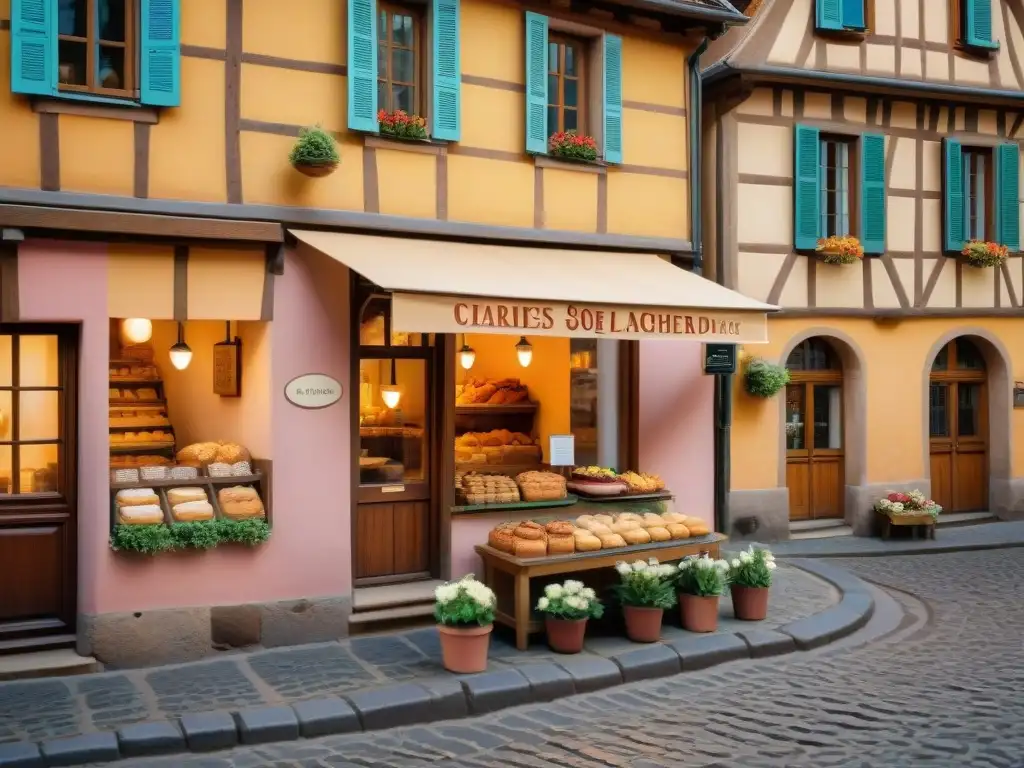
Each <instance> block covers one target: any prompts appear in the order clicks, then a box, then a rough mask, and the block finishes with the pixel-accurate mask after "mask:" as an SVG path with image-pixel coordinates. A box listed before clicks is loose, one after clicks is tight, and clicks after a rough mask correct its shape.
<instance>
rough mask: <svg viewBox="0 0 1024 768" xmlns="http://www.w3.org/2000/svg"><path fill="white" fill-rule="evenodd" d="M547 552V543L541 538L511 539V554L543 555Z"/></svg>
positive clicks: (520, 555) (524, 555)
mask: <svg viewBox="0 0 1024 768" xmlns="http://www.w3.org/2000/svg"><path fill="white" fill-rule="evenodd" d="M547 553H548V547H547V543H546V542H545V541H543V540H542V539H520V538H518V537H516V538H514V539H512V554H513V555H515V556H516V557H544V556H545V555H546V554H547Z"/></svg>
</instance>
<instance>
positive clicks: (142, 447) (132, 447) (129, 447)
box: [110, 443, 174, 453]
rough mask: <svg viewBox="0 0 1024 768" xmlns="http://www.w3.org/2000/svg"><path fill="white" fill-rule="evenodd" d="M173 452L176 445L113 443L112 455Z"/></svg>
mask: <svg viewBox="0 0 1024 768" xmlns="http://www.w3.org/2000/svg"><path fill="white" fill-rule="evenodd" d="M168 450H169V451H173V450H174V443H111V444H110V452H111V453H136V452H138V451H145V452H148V453H155V452H159V451H168Z"/></svg>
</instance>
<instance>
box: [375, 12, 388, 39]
mask: <svg viewBox="0 0 1024 768" xmlns="http://www.w3.org/2000/svg"><path fill="white" fill-rule="evenodd" d="M377 39H378V40H380V41H385V40H387V39H388V12H387V11H381V12H380V16H379V18H378V19H377Z"/></svg>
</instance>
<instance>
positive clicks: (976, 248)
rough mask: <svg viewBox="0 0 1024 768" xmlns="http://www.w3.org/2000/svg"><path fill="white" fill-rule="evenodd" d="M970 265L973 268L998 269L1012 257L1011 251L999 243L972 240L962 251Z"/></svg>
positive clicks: (961, 253)
mask: <svg viewBox="0 0 1024 768" xmlns="http://www.w3.org/2000/svg"><path fill="white" fill-rule="evenodd" d="M960 255H961V256H963V257H964V259H965V260H966V261H967V263H968V264H970V265H971V266H972V267H978V268H981V267H998V266H999V265H1001V264H1002V263H1003V262H1004V261H1006V259H1007V257H1008V256H1009V255H1010V249H1009V248H1007V247H1006V246H1005V245H1000V244H999V243H989V242H985V241H984V240H971V241H970V242H969V243H967V245H965V246H964V249H963V250H962V251H960Z"/></svg>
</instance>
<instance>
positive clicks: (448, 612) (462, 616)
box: [434, 574, 498, 627]
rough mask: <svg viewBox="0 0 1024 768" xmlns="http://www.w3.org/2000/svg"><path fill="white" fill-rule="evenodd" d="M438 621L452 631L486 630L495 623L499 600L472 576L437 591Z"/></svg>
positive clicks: (435, 605) (436, 608)
mask: <svg viewBox="0 0 1024 768" xmlns="http://www.w3.org/2000/svg"><path fill="white" fill-rule="evenodd" d="M434 600H435V603H434V618H435V619H436V620H437V623H438V624H443V625H445V626H449V627H469V626H480V627H486V626H487V625H488V624H493V623H494V609H495V607H496V606H497V604H498V599H497V598H496V597H495V596H494V592H492V591H491V590H490V589H489V588H488V587H486V586H485V585H483V584H481V583H480V582H479V581H477V580H476V579H475V578H474V577H473V575H472V574H469V575H468V576H463V577H462V578H461V579H459V580H458V581H452V582H449V583H447V584H442V585H441V586H440V587H438V588H437V589H435V590H434Z"/></svg>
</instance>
